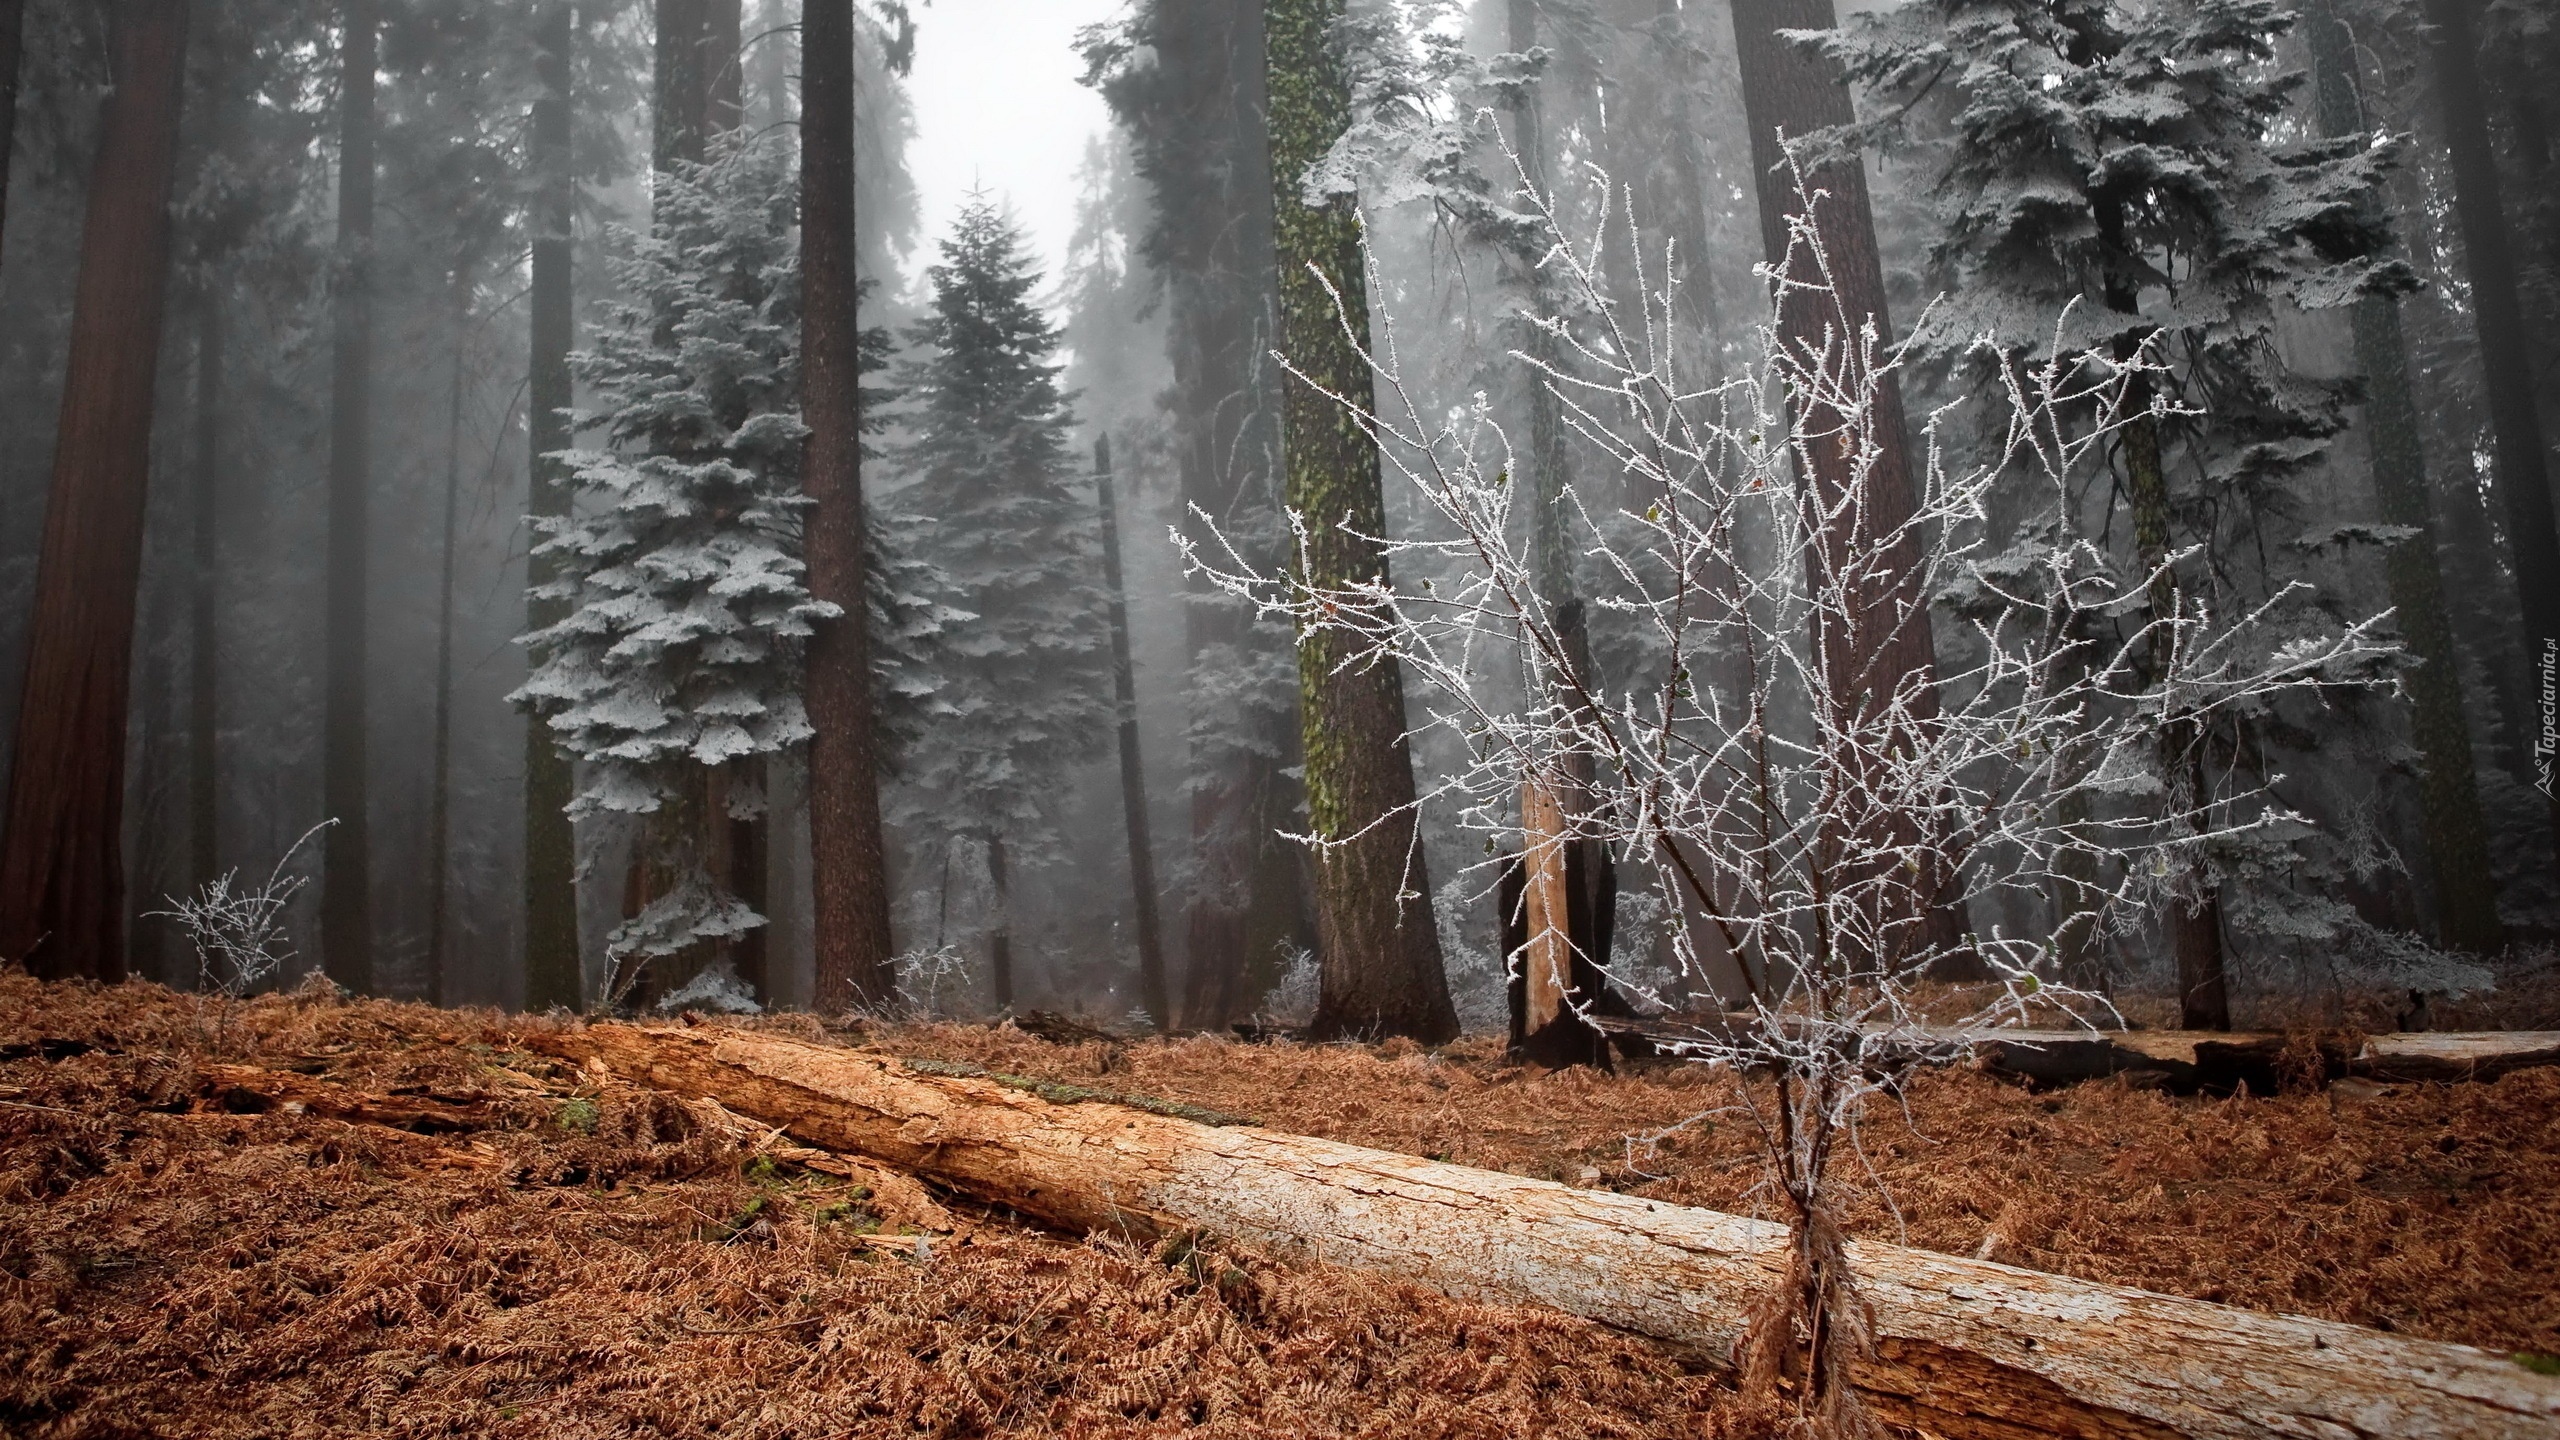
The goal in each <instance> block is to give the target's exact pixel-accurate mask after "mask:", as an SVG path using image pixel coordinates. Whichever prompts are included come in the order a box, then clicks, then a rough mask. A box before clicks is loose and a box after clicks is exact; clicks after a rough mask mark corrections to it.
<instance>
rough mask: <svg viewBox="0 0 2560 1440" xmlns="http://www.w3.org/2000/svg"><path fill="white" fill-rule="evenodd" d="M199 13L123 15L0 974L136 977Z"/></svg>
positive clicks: (32, 633) (15, 809) (7, 857)
mask: <svg viewBox="0 0 2560 1440" xmlns="http://www.w3.org/2000/svg"><path fill="white" fill-rule="evenodd" d="M188 9H189V6H188V3H187V0H131V3H128V4H126V5H124V6H122V7H120V8H118V10H117V11H116V12H115V24H114V30H113V44H114V47H115V48H114V54H115V58H116V67H115V73H116V75H117V76H118V81H119V83H118V84H117V85H116V87H115V89H114V90H112V91H110V92H109V93H108V95H107V98H106V102H105V106H104V111H103V116H102V123H101V125H100V134H99V140H98V156H97V163H96V167H95V170H94V171H93V175H92V179H91V182H90V185H89V205H88V215H87V218H86V220H85V221H84V229H83V230H82V233H81V242H80V276H79V279H78V281H77V283H76V288H75V289H74V291H73V295H72V318H71V353H70V357H69V360H68V361H67V364H66V369H65V373H64V376H63V384H62V410H61V425H60V430H59V434H58V436H57V438H56V440H55V444H54V455H53V480H52V488H51V492H50V496H49V498H48V500H47V502H46V506H45V518H44V546H43V550H42V552H41V557H40V558H39V560H38V562H37V569H36V590H35V613H34V614H33V615H32V616H31V617H30V618H29V622H28V639H27V662H26V663H27V668H26V676H25V683H24V686H23V688H22V689H21V690H20V692H19V694H20V700H19V710H18V728H17V741H16V749H15V753H14V755H13V756H12V763H11V766H10V771H9V794H8V809H7V812H6V816H5V820H0V961H11V960H22V961H24V962H26V964H27V967H28V968H29V969H30V970H32V971H33V972H34V973H36V974H37V975H40V976H44V977H47V978H56V979H59V978H68V977H73V976H88V977H91V978H95V979H99V980H115V979H118V978H120V977H121V976H122V975H123V973H124V933H123V932H124V857H123V853H122V848H121V847H122V840H123V821H124V739H125V722H126V715H125V707H126V700H127V696H128V690H129V687H130V685H131V683H132V682H131V676H130V674H129V667H130V664H131V660H132V653H133V620H134V603H135V586H136V584H137V582H138V581H139V579H140V576H141V568H142V526H143V497H144V493H145V491H146V489H147V488H148V486H149V483H150V476H151V413H152V389H153V384H154V381H155V380H156V378H157V376H158V371H159V364H160V324H161V318H162V308H163V305H164V303H165V301H166V299H167V291H168V278H169V229H170V224H169V188H170V176H171V171H172V168H173V165H174V162H175V157H176V151H177V141H178V106H179V100H180V91H181V88H182V80H183V77H184V74H185V69H186V46H187V18H188Z"/></svg>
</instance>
